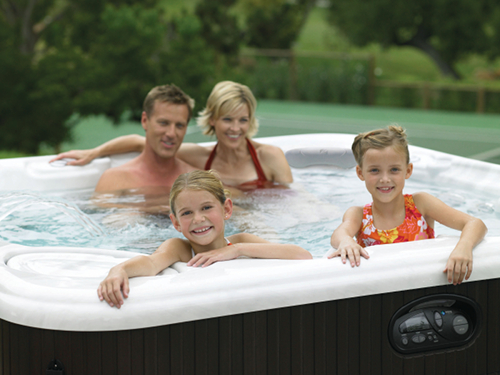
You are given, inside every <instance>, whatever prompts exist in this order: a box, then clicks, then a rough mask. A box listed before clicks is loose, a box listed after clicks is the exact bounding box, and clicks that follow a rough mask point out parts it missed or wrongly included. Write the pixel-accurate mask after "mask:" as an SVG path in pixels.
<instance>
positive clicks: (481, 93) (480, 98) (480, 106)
mask: <svg viewBox="0 0 500 375" xmlns="http://www.w3.org/2000/svg"><path fill="white" fill-rule="evenodd" d="M484 97H485V90H484V87H478V88H477V105H476V112H477V113H484V107H485V105H484V99H485V98H484Z"/></svg>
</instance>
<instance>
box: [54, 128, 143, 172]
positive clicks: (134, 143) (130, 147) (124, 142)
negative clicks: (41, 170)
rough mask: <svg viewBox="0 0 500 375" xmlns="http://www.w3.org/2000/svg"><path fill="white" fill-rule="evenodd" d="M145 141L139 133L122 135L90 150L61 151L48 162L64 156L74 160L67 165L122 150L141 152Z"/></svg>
mask: <svg viewBox="0 0 500 375" xmlns="http://www.w3.org/2000/svg"><path fill="white" fill-rule="evenodd" d="M145 143H146V138H144V137H143V136H141V135H137V134H131V135H123V136H121V137H118V138H114V139H112V140H111V141H108V142H106V143H103V144H102V145H100V146H97V147H95V148H92V149H90V150H71V151H67V152H63V153H61V154H59V155H57V156H56V157H55V158H54V159H52V160H51V161H49V163H52V162H53V161H56V160H60V159H64V158H71V159H76V160H73V161H70V162H68V163H67V165H85V164H88V163H90V162H91V161H92V160H94V159H95V158H99V157H101V156H106V155H114V154H122V153H124V152H142V150H143V149H144V145H145Z"/></svg>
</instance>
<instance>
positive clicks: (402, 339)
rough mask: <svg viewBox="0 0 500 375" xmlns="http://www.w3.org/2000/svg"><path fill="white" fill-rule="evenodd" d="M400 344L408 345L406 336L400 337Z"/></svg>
mask: <svg viewBox="0 0 500 375" xmlns="http://www.w3.org/2000/svg"><path fill="white" fill-rule="evenodd" d="M401 344H403V345H408V337H406V336H404V337H401Z"/></svg>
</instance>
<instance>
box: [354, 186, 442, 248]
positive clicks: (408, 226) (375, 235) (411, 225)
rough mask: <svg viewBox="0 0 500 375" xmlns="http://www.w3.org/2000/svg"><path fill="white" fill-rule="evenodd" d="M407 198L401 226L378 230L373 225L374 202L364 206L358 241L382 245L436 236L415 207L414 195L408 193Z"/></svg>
mask: <svg viewBox="0 0 500 375" xmlns="http://www.w3.org/2000/svg"><path fill="white" fill-rule="evenodd" d="M404 198H405V212H406V214H405V220H404V222H403V224H401V225H400V226H398V227H396V228H393V229H388V230H378V229H377V228H375V226H374V225H373V214H372V203H369V204H367V205H366V206H365V207H364V208H363V222H362V224H361V229H360V230H359V232H358V234H357V236H356V241H357V243H358V244H359V245H360V246H362V247H368V246H373V245H381V244H388V243H397V242H408V241H416V240H424V239H427V238H434V229H432V228H431V227H430V226H428V225H427V222H426V221H425V219H424V217H423V216H422V214H421V213H420V211H419V210H418V209H417V207H415V202H413V196H412V195H411V194H406V195H405V196H404Z"/></svg>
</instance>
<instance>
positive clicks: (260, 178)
mask: <svg viewBox="0 0 500 375" xmlns="http://www.w3.org/2000/svg"><path fill="white" fill-rule="evenodd" d="M246 141H247V147H248V151H249V152H250V156H251V157H252V160H253V164H254V165H255V170H256V171H257V179H256V180H253V181H247V182H244V183H242V184H240V185H239V186H251V187H255V188H263V187H268V186H267V185H269V184H266V182H267V183H268V182H269V181H268V179H267V178H266V175H265V174H264V170H263V169H262V166H261V165H260V161H259V158H258V157H257V151H256V150H255V147H254V146H253V144H252V142H250V140H249V139H248V138H246ZM217 145H218V144H216V145H215V147H214V149H213V150H212V152H211V153H210V156H209V157H208V160H207V162H206V163H205V170H206V171H208V170H209V169H210V167H211V166H212V162H213V160H214V158H215V150H217Z"/></svg>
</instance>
